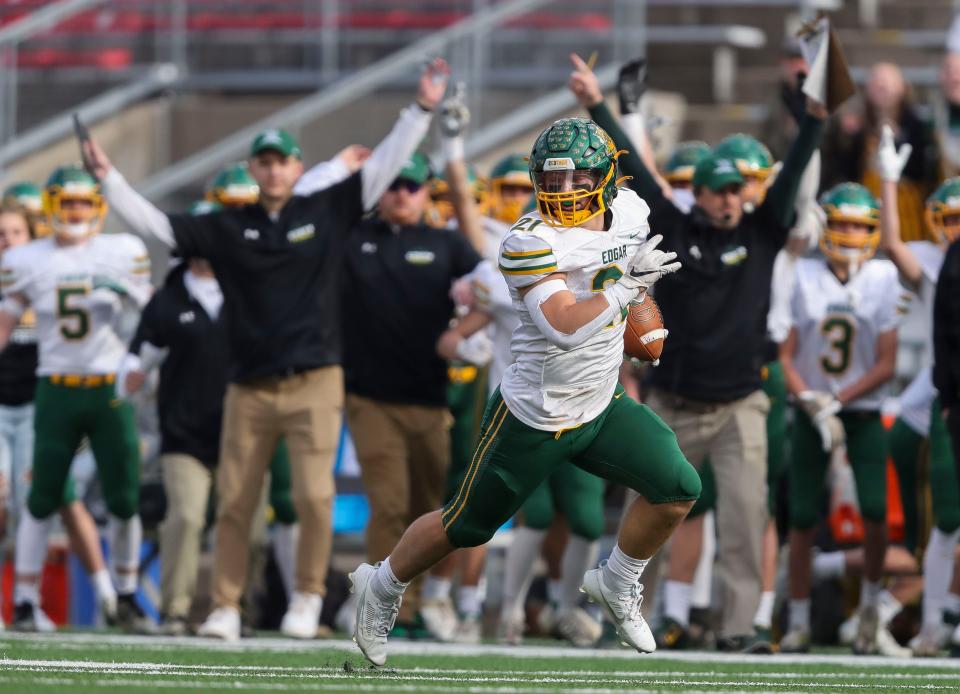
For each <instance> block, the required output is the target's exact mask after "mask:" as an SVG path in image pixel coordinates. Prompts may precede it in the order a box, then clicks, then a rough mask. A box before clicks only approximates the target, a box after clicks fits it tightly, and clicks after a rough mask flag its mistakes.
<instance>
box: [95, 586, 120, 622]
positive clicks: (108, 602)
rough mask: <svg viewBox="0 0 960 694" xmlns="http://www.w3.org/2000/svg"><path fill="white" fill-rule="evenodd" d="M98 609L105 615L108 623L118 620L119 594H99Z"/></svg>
mask: <svg viewBox="0 0 960 694" xmlns="http://www.w3.org/2000/svg"><path fill="white" fill-rule="evenodd" d="M97 609H98V610H100V614H102V615H103V619H104V621H105V622H106V623H107V624H113V623H114V622H116V621H117V594H116V593H109V594H107V595H98V596H97Z"/></svg>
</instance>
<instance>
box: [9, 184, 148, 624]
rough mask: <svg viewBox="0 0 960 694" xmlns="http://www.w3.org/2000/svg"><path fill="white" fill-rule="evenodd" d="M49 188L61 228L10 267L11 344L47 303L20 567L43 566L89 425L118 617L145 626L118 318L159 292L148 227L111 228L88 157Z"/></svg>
mask: <svg viewBox="0 0 960 694" xmlns="http://www.w3.org/2000/svg"><path fill="white" fill-rule="evenodd" d="M44 199H45V204H46V205H47V207H48V212H49V214H50V219H51V223H52V225H53V235H52V236H49V237H46V238H43V239H39V240H37V241H33V242H31V243H29V244H27V245H25V246H19V247H17V248H14V249H11V250H10V251H8V252H7V253H5V254H4V255H3V266H2V270H0V273H2V284H3V294H4V297H5V298H4V301H3V303H2V305H0V348H2V347H5V346H6V344H7V342H8V341H9V339H10V335H11V331H12V329H13V327H14V326H15V325H16V324H17V321H18V320H19V318H20V316H21V315H22V314H23V312H24V311H25V310H26V309H28V308H31V309H33V312H34V314H35V315H36V330H37V341H38V344H39V366H38V368H37V376H38V377H39V380H38V383H37V389H36V411H35V416H34V430H35V434H36V437H35V444H34V452H33V479H32V483H31V486H30V493H29V497H28V499H27V510H26V512H25V513H24V514H23V515H22V517H21V520H20V526H19V528H18V531H17V556H16V561H17V574H18V575H23V576H28V575H34V574H37V573H39V571H38V570H36V569H37V568H39V565H40V564H42V561H43V556H44V554H45V551H46V544H47V543H46V524H44V523H43V522H42V521H44V520H45V519H46V518H48V517H49V516H50V515H52V514H53V513H54V512H55V511H56V510H57V509H59V508H60V506H61V504H62V503H63V498H64V488H65V485H66V484H67V480H68V473H69V470H70V463H71V462H72V460H73V457H74V454H75V453H76V451H77V447H78V446H79V445H80V442H81V440H82V439H83V438H84V437H87V438H89V440H90V444H91V447H92V450H93V454H94V457H95V458H96V462H97V469H98V472H99V476H100V483H101V486H102V488H103V493H104V498H105V500H106V504H107V509H108V510H109V513H110V526H111V531H112V542H111V556H112V562H113V571H114V581H115V582H116V587H117V592H118V594H119V596H120V599H119V604H118V617H119V619H120V620H121V621H123V622H126V623H127V624H128V625H129V624H130V623H131V622H138V623H139V624H140V625H141V628H144V629H145V628H146V627H147V624H148V622H147V621H146V620H145V619H144V618H143V616H142V613H141V612H140V610H139V608H138V607H137V606H136V604H135V603H134V601H133V593H134V591H135V590H136V586H137V571H138V568H139V552H140V536H141V530H140V518H139V516H138V515H137V511H138V497H139V491H140V479H139V476H140V444H139V437H138V434H137V430H136V426H135V424H134V417H133V410H132V409H131V407H130V405H129V404H127V403H124V402H122V401H120V400H118V399H117V398H116V394H115V391H114V380H115V371H116V368H117V366H118V364H119V362H120V359H121V358H122V357H123V355H124V353H125V352H126V345H125V343H124V341H123V340H122V339H121V338H120V337H119V336H118V335H117V333H116V330H115V327H114V326H115V323H116V321H117V319H118V317H119V316H120V314H121V312H122V311H123V309H124V307H125V306H129V307H134V308H136V309H139V308H141V307H142V306H143V305H144V304H145V303H146V302H147V299H148V298H149V296H150V292H151V287H150V261H149V258H148V256H147V249H146V247H145V246H144V245H143V242H142V241H140V240H139V239H137V238H136V237H134V236H131V235H129V234H111V235H110V236H100V235H99V232H100V229H101V228H102V226H103V222H104V219H105V218H106V214H107V205H106V203H105V201H104V200H103V197H102V195H101V192H100V184H99V183H98V182H97V181H96V180H95V179H94V178H93V177H92V176H90V175H89V174H88V173H86V172H85V171H83V170H82V169H79V168H75V167H69V166H67V167H61V168H59V169H57V170H56V171H55V172H54V173H53V175H52V176H51V177H50V180H49V181H48V182H47V186H46V190H45V191H44ZM31 566H33V567H34V568H33V569H31Z"/></svg>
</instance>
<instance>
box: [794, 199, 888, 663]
mask: <svg viewBox="0 0 960 694" xmlns="http://www.w3.org/2000/svg"><path fill="white" fill-rule="evenodd" d="M820 204H821V206H822V207H823V208H824V212H825V213H826V216H827V228H826V230H825V231H824V234H823V237H822V239H821V242H820V246H821V249H822V251H823V253H824V255H825V256H826V259H825V260H824V259H803V260H800V261H799V262H798V263H797V275H796V284H795V285H794V291H793V295H792V298H791V319H792V327H791V328H790V332H789V334H788V335H787V338H786V340H784V342H782V343H781V345H780V360H781V362H782V363H783V371H784V376H785V378H786V381H787V388H788V390H789V392H790V393H791V394H792V395H793V396H794V398H796V405H797V410H798V412H797V417H796V421H795V422H794V429H793V465H792V466H791V469H790V473H789V474H790V528H791V529H790V629H789V632H788V633H787V635H786V636H784V638H783V640H782V641H781V643H780V648H781V650H782V651H783V652H788V653H790V652H792V653H797V652H806V651H807V650H809V648H810V571H811V563H810V555H811V546H812V544H813V536H814V531H815V527H816V524H817V520H818V519H819V517H820V507H821V503H820V500H821V499H822V496H823V488H824V479H825V477H826V474H827V468H828V463H830V458H831V457H833V459H834V460H833V463H832V464H834V465H837V464H840V465H844V464H846V463H845V462H844V461H843V460H842V456H843V454H844V451H846V453H847V454H848V456H849V464H850V465H851V466H852V467H853V470H854V474H855V477H856V483H857V498H858V501H859V503H860V509H861V513H862V514H863V523H864V550H865V566H864V574H863V582H862V586H861V592H860V623H859V629H858V632H857V637H856V639H855V640H854V643H853V650H854V652H855V653H861V654H866V653H875V652H876V651H877V634H878V631H879V615H878V610H877V604H878V597H879V595H880V591H881V584H880V580H881V578H882V577H883V558H884V553H885V550H886V542H887V540H886V472H885V469H886V459H887V436H886V432H885V431H884V428H883V424H882V422H881V421H880V407H881V405H882V403H883V400H884V398H885V397H886V395H887V394H888V393H887V391H888V384H889V382H890V380H891V379H892V378H893V376H894V370H895V365H896V356H897V325H898V322H899V317H898V310H897V309H898V301H897V299H898V296H899V294H900V287H899V283H898V282H897V274H896V268H895V267H894V266H893V264H892V263H890V262H889V261H886V260H875V259H872V258H873V255H874V253H875V252H876V249H877V246H878V244H879V242H880V232H879V230H878V229H877V224H878V221H879V217H880V210H879V204H878V203H877V200H876V198H874V197H873V195H872V194H871V193H870V192H869V191H868V190H867V189H866V188H864V187H863V186H861V185H859V184H856V183H843V184H840V185H839V186H836V187H835V188H833V189H831V190H829V191H827V192H826V193H825V194H824V195H823V196H822V197H821V199H820Z"/></svg>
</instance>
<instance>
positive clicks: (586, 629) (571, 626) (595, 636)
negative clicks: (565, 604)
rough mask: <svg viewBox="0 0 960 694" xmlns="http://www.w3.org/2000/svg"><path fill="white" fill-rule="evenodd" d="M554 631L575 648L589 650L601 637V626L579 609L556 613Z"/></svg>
mask: <svg viewBox="0 0 960 694" xmlns="http://www.w3.org/2000/svg"><path fill="white" fill-rule="evenodd" d="M554 629H555V630H556V631H557V633H558V634H560V636H561V637H563V638H564V639H566V640H567V641H569V642H570V643H571V644H572V645H574V646H576V647H577V648H590V647H591V646H594V645H596V643H597V641H599V640H600V637H601V636H603V625H601V624H599V623H597V621H596V620H594V619H593V617H591V616H590V615H588V614H587V613H586V611H584V610H581V609H580V608H579V607H575V608H573V609H572V610H564V611H562V612H557V617H556V621H555V623H554Z"/></svg>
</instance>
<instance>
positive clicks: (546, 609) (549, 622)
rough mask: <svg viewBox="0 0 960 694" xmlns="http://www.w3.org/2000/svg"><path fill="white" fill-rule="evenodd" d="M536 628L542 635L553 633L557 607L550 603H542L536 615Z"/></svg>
mask: <svg viewBox="0 0 960 694" xmlns="http://www.w3.org/2000/svg"><path fill="white" fill-rule="evenodd" d="M537 628H538V629H540V633H541V634H543V635H544V636H553V635H554V629H556V628H557V608H556V607H555V606H554V605H553V604H552V603H548V604H546V605H544V606H543V609H542V610H540V613H539V614H538V615H537Z"/></svg>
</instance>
